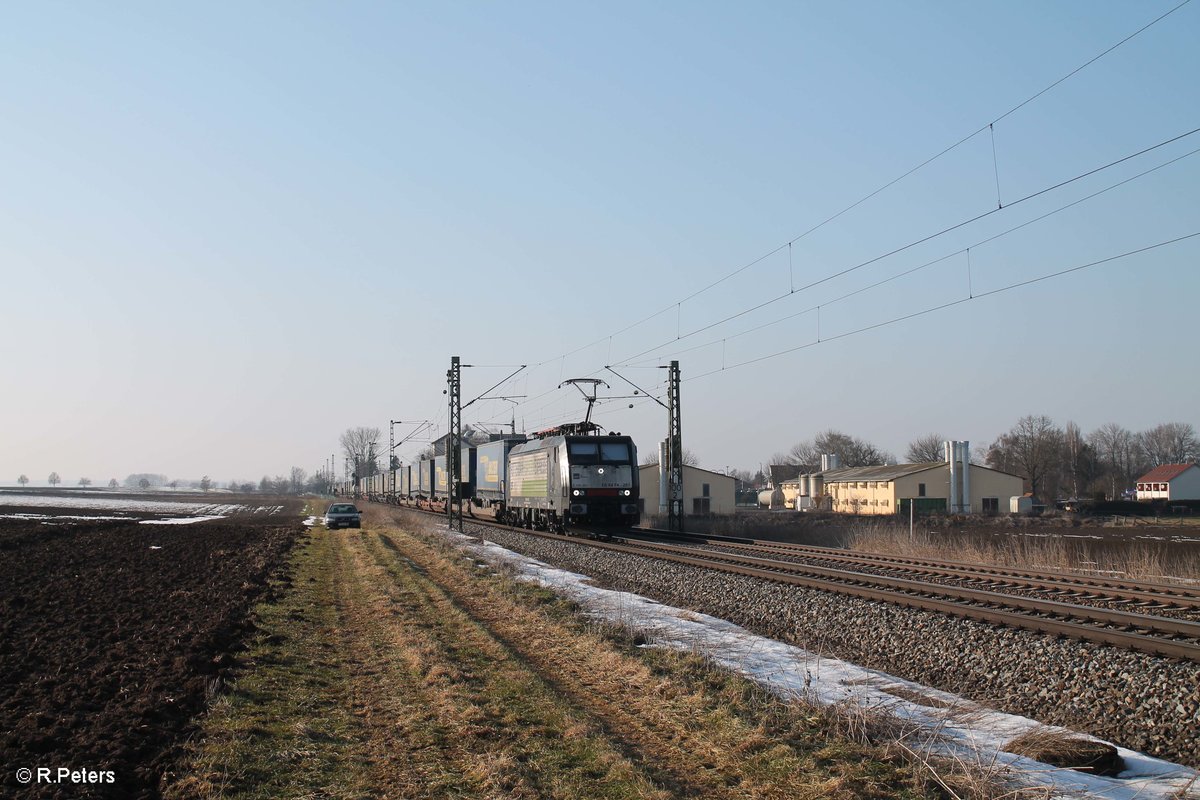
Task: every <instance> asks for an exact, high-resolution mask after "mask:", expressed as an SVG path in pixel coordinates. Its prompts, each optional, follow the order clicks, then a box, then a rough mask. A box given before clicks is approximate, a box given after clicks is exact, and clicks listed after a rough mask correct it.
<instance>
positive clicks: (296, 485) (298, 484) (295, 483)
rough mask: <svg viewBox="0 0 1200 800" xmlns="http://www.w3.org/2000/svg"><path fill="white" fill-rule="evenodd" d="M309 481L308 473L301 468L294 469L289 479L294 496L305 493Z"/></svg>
mask: <svg viewBox="0 0 1200 800" xmlns="http://www.w3.org/2000/svg"><path fill="white" fill-rule="evenodd" d="M307 480H308V472H307V471H305V470H303V469H301V468H300V467H292V473H291V476H290V477H289V479H288V482H289V484H290V486H289V489H290V490H291V492H292V494H300V493H301V492H303V491H304V484H305V482H306V481H307Z"/></svg>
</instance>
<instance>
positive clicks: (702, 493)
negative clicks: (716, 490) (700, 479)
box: [700, 483, 708, 497]
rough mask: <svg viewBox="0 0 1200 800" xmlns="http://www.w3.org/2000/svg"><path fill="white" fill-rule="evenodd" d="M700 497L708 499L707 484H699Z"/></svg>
mask: <svg viewBox="0 0 1200 800" xmlns="http://www.w3.org/2000/svg"><path fill="white" fill-rule="evenodd" d="M700 496H701V497H708V484H707V483H705V484H701V486H700Z"/></svg>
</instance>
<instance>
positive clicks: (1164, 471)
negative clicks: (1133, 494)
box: [1137, 464, 1200, 500]
mask: <svg viewBox="0 0 1200 800" xmlns="http://www.w3.org/2000/svg"><path fill="white" fill-rule="evenodd" d="M1137 499H1138V500H1200V467H1198V466H1196V465H1195V464H1163V465H1162V466H1159V467H1155V468H1154V469H1152V470H1150V471H1149V472H1147V473H1146V474H1145V475H1143V476H1142V477H1140V478H1138V479H1137Z"/></svg>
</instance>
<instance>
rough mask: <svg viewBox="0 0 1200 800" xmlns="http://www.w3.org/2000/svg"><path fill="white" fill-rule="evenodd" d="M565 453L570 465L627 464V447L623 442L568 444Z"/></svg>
mask: <svg viewBox="0 0 1200 800" xmlns="http://www.w3.org/2000/svg"><path fill="white" fill-rule="evenodd" d="M567 452H568V453H569V455H570V460H571V463H572V464H628V463H629V445H628V444H626V443H625V442H570V443H569V444H568V445H567Z"/></svg>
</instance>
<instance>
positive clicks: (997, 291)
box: [687, 231, 1200, 381]
mask: <svg viewBox="0 0 1200 800" xmlns="http://www.w3.org/2000/svg"><path fill="white" fill-rule="evenodd" d="M1197 236H1200V231H1196V232H1194V233H1189V234H1185V235H1183V236H1177V237H1175V238H1174V239H1168V240H1166V241H1163V242H1157V243H1155V244H1150V245H1146V246H1145V247H1139V248H1137V249H1136V250H1129V251H1127V252H1124V253H1119V254H1118V255H1115V256H1109V257H1107V258H1102V259H1099V260H1097V261H1090V262H1088V263H1086V264H1080V265H1078V266H1074V267H1068V268H1067V269H1061V270H1058V271H1056V272H1051V273H1048V274H1045V275H1039V276H1038V277H1036V278H1029V279H1027V280H1023V281H1017V282H1016V283H1010V284H1008V285H1007V286H1001V287H999V288H997V289H991V290H989V291H986V292H980V293H979V294H977V295H975V296H974V297H960V298H958V299H957V300H951V301H949V302H946V303H941V304H939V305H936V306H931V307H929V308H924V309H921V310H920V311H914V312H912V313H909V314H903V315H901V316H898V317H893V318H892V319H888V320H884V321H882V322H876V323H873V324H871V325H864V326H863V327H861V328H855V329H854V330H851V331H846V332H844V333H839V334H836V335H834V336H829V337H826V338H825V339H824V340H822V339H820V338H819V337H818V339H817V341H814V342H806V343H805V344H801V345H796V346H795V347H789V348H786V349H784V350H779V351H777V352H774V353H769V354H767V355H762V356H757V357H755V358H751V359H747V360H745V361H740V362H738V363H736V364H732V365H730V366H728V367H723V368H721V369H714V370H710V371H708V372H702V373H700V374H698V375H693V376H691V377H689V378H688V379H687V380H688V381H693V380H698V379H700V378H705V377H708V376H710V375H716V374H718V373H721V372H727V371H728V370H731V369H737V368H738V367H746V366H749V365H751V364H757V363H759V362H761V361H767V360H769V359H772V358H778V357H779V356H783V355H787V354H789V353H795V352H797V351H799V350H805V349H808V348H810V347H816V346H817V345H819V344H825V343H828V342H832V341H836V340H838V339H845V338H847V337H850V336H855V335H857V334H860V333H866V332H867V331H873V330H876V329H878V328H883V327H886V326H888V325H895V324H896V323H899V322H904V321H906V320H910V319H915V318H916V317H921V316H924V315H926V314H932V313H934V312H935V311H942V310H945V309H947V308H952V307H954V306H958V305H962V304H963V303H969V302H971V301H973V300H980V299H982V298H984V297H990V296H991V295H995V294H1001V293H1002V292H1009V291H1012V290H1014V289H1019V288H1021V287H1024V286H1030V285H1032V284H1035V283H1040V282H1042V281H1047V280H1050V279H1052V278H1058V277H1061V276H1063V275H1069V274H1071V273H1074V272H1080V271H1082V270H1085V269H1090V268H1091V267H1097V266H1099V265H1101V264H1107V263H1110V262H1112V261H1117V260H1119V259H1122V258H1128V257H1130V256H1134V255H1137V254H1139V253H1145V252H1148V251H1150V250H1155V249H1157V248H1160V247H1166V246H1168V245H1172V244H1177V243H1179V242H1182V241H1186V240H1188V239H1193V238H1195V237H1197Z"/></svg>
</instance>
